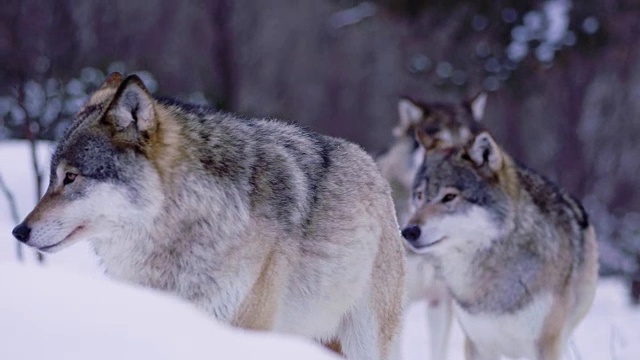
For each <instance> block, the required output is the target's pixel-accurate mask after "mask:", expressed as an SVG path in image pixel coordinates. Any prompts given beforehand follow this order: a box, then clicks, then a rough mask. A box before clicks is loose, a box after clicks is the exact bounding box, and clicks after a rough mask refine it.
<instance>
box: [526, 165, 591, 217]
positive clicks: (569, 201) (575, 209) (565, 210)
mask: <svg viewBox="0 0 640 360" xmlns="http://www.w3.org/2000/svg"><path fill="white" fill-rule="evenodd" d="M516 168H517V173H518V177H519V180H520V182H521V184H522V186H523V188H524V189H525V190H526V191H527V192H528V193H529V194H530V196H531V200H532V201H533V203H534V204H535V205H536V206H537V207H538V208H539V210H540V211H541V212H542V213H543V214H544V215H547V216H549V217H552V218H553V219H555V220H557V221H560V222H574V223H576V224H577V225H578V226H579V227H580V228H581V229H586V228H587V227H588V226H589V216H588V215H587V212H586V211H585V209H584V207H583V206H582V203H581V202H580V201H579V200H578V199H576V198H575V197H574V196H572V195H570V194H569V193H567V192H566V191H565V190H564V189H562V188H561V187H559V186H558V185H557V184H556V183H554V182H553V181H551V180H549V179H548V178H547V177H545V176H544V175H542V174H540V173H538V172H536V171H534V170H532V169H530V168H528V167H526V166H525V165H523V164H517V166H516Z"/></svg>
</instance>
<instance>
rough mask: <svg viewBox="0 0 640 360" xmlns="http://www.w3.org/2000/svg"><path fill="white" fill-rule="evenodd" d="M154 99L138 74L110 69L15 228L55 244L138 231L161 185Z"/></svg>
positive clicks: (48, 246)
mask: <svg viewBox="0 0 640 360" xmlns="http://www.w3.org/2000/svg"><path fill="white" fill-rule="evenodd" d="M155 106H156V105H155V101H154V100H153V98H152V97H151V96H150V95H149V93H148V91H147V90H146V88H145V86H144V84H143V83H142V81H141V80H140V79H139V78H138V77H137V76H129V77H127V78H126V79H125V78H123V76H122V75H120V74H118V73H114V74H111V75H110V76H109V77H108V78H107V79H106V80H105V82H104V83H103V84H102V86H101V87H100V89H98V91H96V92H95V93H94V94H93V95H92V96H91V98H90V99H89V101H88V102H87V104H85V106H84V107H83V108H82V109H81V110H80V111H79V112H78V114H77V115H76V117H75V120H74V122H73V124H72V125H71V127H70V128H69V129H68V130H67V132H66V134H65V136H64V137H63V138H62V140H61V141H60V142H59V143H58V145H57V148H56V150H55V152H54V154H53V156H52V159H51V175H50V182H49V187H48V189H47V191H46V193H45V195H44V196H43V197H42V199H40V201H39V202H38V204H37V205H36V207H35V209H33V211H32V212H31V213H30V214H29V215H28V216H27V217H26V219H25V220H24V221H23V222H22V223H21V224H19V225H18V226H16V227H15V229H14V230H13V234H14V236H15V237H16V238H17V239H18V240H20V241H22V242H24V243H25V244H27V245H29V246H33V247H35V248H37V249H39V250H41V251H47V252H52V251H56V250H60V249H62V248H63V247H66V246H68V245H71V244H72V243H74V242H75V241H77V240H78V239H81V238H96V237H97V238H100V237H107V236H109V235H112V234H109V233H110V232H113V231H118V230H122V231H137V230H136V226H128V225H127V224H129V225H132V224H135V222H136V221H140V219H145V218H148V217H150V216H153V215H154V209H156V208H157V206H158V202H159V199H160V198H161V196H162V195H161V192H160V190H159V180H158V176H157V175H156V174H157V173H156V172H155V171H154V170H153V165H152V163H151V161H150V160H149V159H150V156H149V155H150V154H149V149H150V144H151V143H153V142H154V141H156V133H157V121H156V110H155Z"/></svg>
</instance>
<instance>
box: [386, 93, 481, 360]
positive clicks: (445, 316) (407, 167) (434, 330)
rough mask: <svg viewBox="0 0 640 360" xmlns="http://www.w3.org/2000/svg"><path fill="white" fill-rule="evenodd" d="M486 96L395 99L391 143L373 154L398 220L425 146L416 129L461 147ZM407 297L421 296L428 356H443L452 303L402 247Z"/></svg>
mask: <svg viewBox="0 0 640 360" xmlns="http://www.w3.org/2000/svg"><path fill="white" fill-rule="evenodd" d="M486 99H487V95H486V94H485V93H479V94H477V95H476V96H474V97H473V98H471V99H470V100H467V101H463V102H459V103H434V102H429V103H422V102H418V101H415V100H411V99H408V98H403V99H401V100H400V101H399V102H398V115H399V118H400V122H399V124H398V126H396V127H395V128H394V129H393V135H394V138H395V140H394V143H393V145H392V146H391V148H390V149H389V150H388V151H386V152H385V153H384V154H382V155H380V156H378V157H377V158H376V162H377V163H378V167H379V168H380V171H381V172H382V175H383V176H384V177H385V178H386V179H387V180H388V181H389V183H390V184H391V190H392V195H393V202H394V204H395V208H396V215H397V216H398V222H399V223H400V224H405V223H406V221H407V218H408V216H409V213H408V212H409V203H408V201H409V199H410V195H411V190H412V186H413V179H414V177H415V175H416V173H417V172H418V168H419V167H420V164H421V163H422V159H423V157H424V154H425V149H424V148H423V147H422V146H420V144H419V143H418V141H417V140H416V137H415V131H416V129H418V128H420V129H422V130H423V131H425V132H427V133H428V134H430V136H431V137H432V138H433V139H434V142H433V144H431V145H432V148H435V147H449V146H462V145H464V144H465V143H466V142H467V141H469V140H470V139H471V137H472V136H473V135H474V134H477V133H479V132H480V131H481V130H482V129H483V127H482V126H481V124H480V120H481V119H482V116H483V114H484V108H485V104H486ZM407 265H408V266H407V289H406V293H407V297H406V300H407V301H408V302H409V303H413V302H418V301H424V300H426V302H427V306H428V312H427V316H428V325H429V339H430V343H429V345H430V346H429V350H430V353H431V357H430V359H431V360H444V359H446V349H447V345H448V338H449V331H450V328H451V318H452V302H451V297H450V296H449V294H448V292H447V289H446V286H445V285H444V283H443V282H442V281H441V280H439V279H437V277H436V274H435V269H434V267H433V265H432V264H431V263H430V262H428V261H426V260H425V259H424V258H423V257H422V256H419V255H416V254H415V253H413V252H411V251H407Z"/></svg>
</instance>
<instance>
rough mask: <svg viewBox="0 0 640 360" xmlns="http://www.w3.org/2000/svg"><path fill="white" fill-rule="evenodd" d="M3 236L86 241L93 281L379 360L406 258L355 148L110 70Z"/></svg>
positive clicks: (381, 192)
mask: <svg viewBox="0 0 640 360" xmlns="http://www.w3.org/2000/svg"><path fill="white" fill-rule="evenodd" d="M14 235H15V236H16V237H17V238H18V239H19V240H20V241H22V242H24V243H26V244H27V245H30V246H33V247H35V248H37V249H39V250H40V251H44V252H54V251H58V250H61V249H63V248H65V247H67V246H70V245H71V244H73V243H75V242H76V241H79V240H80V239H88V241H90V243H91V244H92V246H93V248H94V249H95V252H96V254H97V255H98V256H99V257H100V259H101V260H102V262H103V264H104V267H105V269H106V272H107V274H109V275H110V276H112V277H114V278H117V279H121V280H124V281H128V282H132V283H135V284H139V285H143V286H148V287H152V288H156V289H161V290H164V291H166V292H169V293H172V294H175V295H178V296H179V297H181V298H183V299H186V300H188V301H190V302H192V303H193V304H195V305H197V306H198V307H199V308H201V309H203V310H205V311H206V312H208V313H209V314H211V315H212V316H214V317H215V318H216V319H218V320H220V321H221V322H224V323H227V324H231V325H234V326H239V327H243V328H249V329H258V330H268V331H276V332H281V333H289V334H297V335H301V336H304V337H307V338H311V339H315V340H317V341H319V342H322V343H325V344H327V343H331V344H338V345H339V348H340V349H341V352H342V353H343V354H344V355H345V356H346V358H348V359H361V360H364V359H386V358H387V354H388V352H389V347H390V344H391V342H392V341H393V339H394V336H395V335H396V332H397V331H398V329H399V323H400V320H401V319H400V317H401V311H402V306H401V305H402V304H401V303H402V296H403V287H404V255H403V245H402V240H401V237H400V231H399V227H398V224H397V222H396V219H395V217H394V216H393V202H392V198H391V194H390V189H389V186H388V184H387V182H386V181H385V180H384V178H383V177H382V176H381V175H380V173H379V171H378V170H377V168H376V165H375V163H374V162H373V160H372V159H371V157H370V156H369V155H367V154H366V153H365V152H364V151H363V150H362V149H361V148H359V147H358V146H356V145H354V144H351V143H349V142H347V141H344V140H340V139H336V138H331V137H327V136H322V135H319V134H315V133H312V132H310V131H307V130H304V129H303V128H301V127H298V126H294V125H290V124H285V123H282V122H278V121H272V120H261V119H239V118H237V117H234V116H232V115H229V114H224V113H219V112H214V111H212V110H210V109H208V108H206V107H201V106H193V105H186V104H181V103H178V102H176V101H173V100H168V99H156V98H154V97H152V96H151V95H150V94H149V92H148V91H147V90H146V88H145V86H144V84H143V83H142V81H141V80H140V79H139V78H138V77H137V76H129V77H127V78H123V76H122V75H120V74H112V75H110V76H109V77H108V78H107V79H106V80H105V82H104V84H103V85H102V87H101V88H100V89H99V90H98V91H97V92H96V93H95V94H94V95H93V96H92V97H91V98H90V100H89V101H88V103H87V104H86V105H85V106H84V108H83V109H81V110H80V112H79V113H78V114H77V116H76V120H75V122H74V123H73V124H72V126H71V127H70V128H69V130H68V131H67V133H66V135H64V137H63V138H62V139H61V141H60V142H59V144H58V145H57V148H56V151H55V152H54V155H53V157H52V160H51V179H50V183H49V187H48V189H47V192H46V193H45V195H44V196H43V198H42V199H41V200H40V201H39V203H38V204H37V205H36V207H35V209H34V210H33V211H32V212H31V213H30V214H29V215H28V216H27V217H26V219H25V220H24V221H23V222H22V223H21V224H20V225H18V226H17V227H16V228H15V229H14Z"/></svg>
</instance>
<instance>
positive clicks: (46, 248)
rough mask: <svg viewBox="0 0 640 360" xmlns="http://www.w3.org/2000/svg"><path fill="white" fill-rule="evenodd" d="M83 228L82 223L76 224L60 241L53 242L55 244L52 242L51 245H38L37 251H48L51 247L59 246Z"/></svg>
mask: <svg viewBox="0 0 640 360" xmlns="http://www.w3.org/2000/svg"><path fill="white" fill-rule="evenodd" d="M84 228H85V226H84V225H80V226H78V227H77V228H75V229H73V231H72V232H71V233H69V235H67V236H66V237H65V238H64V239H62V240H61V241H59V242H57V243H55V244H53V245H49V246H43V247H40V248H38V250H39V251H44V252H48V251H50V250H53V249H55V248H57V247H59V246H62V245H64V244H65V243H67V242H68V240H70V239H71V238H72V237H73V235H75V234H77V233H78V232H80V231H82V230H83V229H84Z"/></svg>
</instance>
